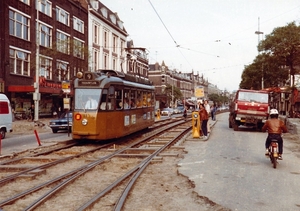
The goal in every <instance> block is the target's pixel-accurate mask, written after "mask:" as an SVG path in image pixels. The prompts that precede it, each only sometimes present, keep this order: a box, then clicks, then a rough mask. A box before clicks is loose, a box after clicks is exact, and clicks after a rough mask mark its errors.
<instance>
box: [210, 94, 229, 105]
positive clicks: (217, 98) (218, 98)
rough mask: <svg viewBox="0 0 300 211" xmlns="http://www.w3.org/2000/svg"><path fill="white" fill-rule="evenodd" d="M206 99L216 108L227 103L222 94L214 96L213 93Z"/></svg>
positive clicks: (226, 98) (225, 97) (227, 100)
mask: <svg viewBox="0 0 300 211" xmlns="http://www.w3.org/2000/svg"><path fill="white" fill-rule="evenodd" d="M208 99H209V100H210V101H213V102H214V103H215V104H216V105H218V106H219V105H223V104H225V103H227V102H229V99H228V97H227V96H226V95H222V94H215V93H213V94H209V95H208Z"/></svg>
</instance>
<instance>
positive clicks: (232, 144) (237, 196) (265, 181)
mask: <svg viewBox="0 0 300 211" xmlns="http://www.w3.org/2000/svg"><path fill="white" fill-rule="evenodd" d="M217 119H218V121H217V123H216V124H215V125H214V128H213V130H212V133H211V135H210V137H209V140H208V141H206V142H203V141H198V142H195V141H194V142H190V143H189V142H187V143H185V147H186V150H187V151H188V156H186V158H185V159H183V160H182V162H181V164H180V165H181V166H182V169H181V170H180V171H181V172H182V173H183V174H186V175H187V176H188V177H189V178H190V179H191V180H193V181H194V183H195V185H196V187H195V191H196V192H197V193H198V194H199V195H200V196H205V197H207V198H209V199H210V200H211V201H213V202H216V203H218V204H220V205H222V206H224V207H226V208H230V209H231V210H238V211H247V210H251V211H256V210H257V211H269V210H273V211H277V210H278V211H282V210H291V211H294V210H300V159H299V158H297V157H296V156H295V155H294V154H293V153H292V152H291V151H290V150H288V149H286V148H284V152H283V160H282V161H279V165H278V166H277V168H276V169H274V168H273V167H272V165H271V162H270V160H269V159H267V158H266V157H265V156H264V152H265V147H264V143H265V138H266V136H267V134H266V133H262V132H257V131H254V130H252V129H248V128H241V130H240V131H233V129H230V128H228V113H224V114H219V115H217Z"/></svg>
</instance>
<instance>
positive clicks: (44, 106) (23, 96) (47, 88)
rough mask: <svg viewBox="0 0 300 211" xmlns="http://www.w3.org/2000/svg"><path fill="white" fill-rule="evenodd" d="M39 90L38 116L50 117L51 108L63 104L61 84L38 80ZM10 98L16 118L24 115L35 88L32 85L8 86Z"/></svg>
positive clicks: (30, 103) (30, 102)
mask: <svg viewBox="0 0 300 211" xmlns="http://www.w3.org/2000/svg"><path fill="white" fill-rule="evenodd" d="M39 82H40V83H39V92H40V94H41V100H40V101H39V117H40V118H42V117H51V116H52V115H53V110H54V108H56V109H57V110H59V109H60V108H62V105H63V96H62V89H61V84H56V83H49V82H46V81H44V80H40V81H39ZM8 92H9V94H10V96H11V97H10V100H11V104H12V108H13V111H14V113H15V117H17V118H16V119H20V118H23V117H25V116H26V114H27V113H28V112H29V108H30V107H31V105H32V104H34V101H33V93H34V92H35V89H34V87H33V86H19V85H11V86H8Z"/></svg>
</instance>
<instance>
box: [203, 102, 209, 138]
mask: <svg viewBox="0 0 300 211" xmlns="http://www.w3.org/2000/svg"><path fill="white" fill-rule="evenodd" d="M204 108H205V110H206V112H207V114H208V115H209V114H210V106H209V104H208V100H204ZM207 132H208V133H210V126H209V124H207Z"/></svg>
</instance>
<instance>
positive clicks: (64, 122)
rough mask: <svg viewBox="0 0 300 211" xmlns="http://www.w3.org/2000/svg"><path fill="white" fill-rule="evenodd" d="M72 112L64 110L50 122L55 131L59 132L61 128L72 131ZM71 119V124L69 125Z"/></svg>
mask: <svg viewBox="0 0 300 211" xmlns="http://www.w3.org/2000/svg"><path fill="white" fill-rule="evenodd" d="M72 116H73V115H72V112H71V111H69V112H64V113H62V114H61V115H60V117H58V118H57V119H52V120H50V122H49V127H50V128H51V129H52V132H53V133H57V131H59V130H66V131H68V130H69V131H70V132H71V131H72ZM68 120H69V125H68Z"/></svg>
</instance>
